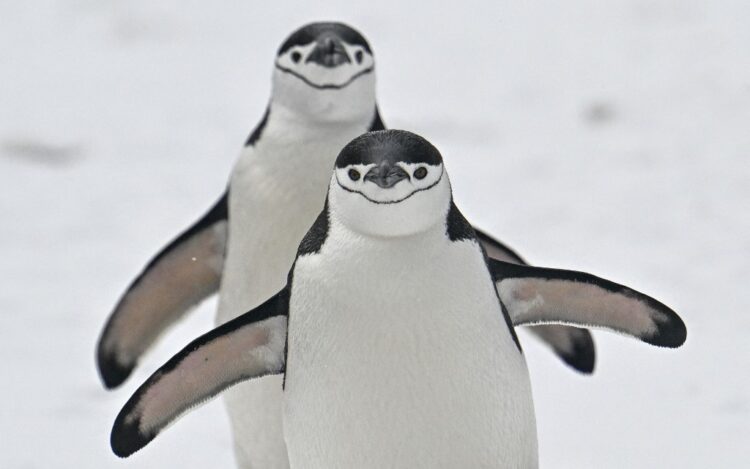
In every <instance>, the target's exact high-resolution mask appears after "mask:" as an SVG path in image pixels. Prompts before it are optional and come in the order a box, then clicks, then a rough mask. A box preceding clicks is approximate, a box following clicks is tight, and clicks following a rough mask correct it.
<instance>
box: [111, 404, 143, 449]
mask: <svg viewBox="0 0 750 469" xmlns="http://www.w3.org/2000/svg"><path fill="white" fill-rule="evenodd" d="M125 412H126V410H125V409H123V411H122V412H120V415H118V416H117V419H116V420H115V424H114V425H113V426H112V433H111V435H110V438H109V444H110V446H111V447H112V452H113V453H115V454H116V455H117V456H118V457H120V458H127V457H128V456H130V455H132V454H133V453H135V452H136V451H138V450H140V449H141V448H143V447H144V446H146V445H147V444H148V443H149V442H150V441H151V440H152V439H153V438H154V437H153V436H144V435H142V434H141V432H140V431H139V430H138V427H139V422H140V420H139V419H137V418H136V419H132V420H131V419H128V418H126V417H125Z"/></svg>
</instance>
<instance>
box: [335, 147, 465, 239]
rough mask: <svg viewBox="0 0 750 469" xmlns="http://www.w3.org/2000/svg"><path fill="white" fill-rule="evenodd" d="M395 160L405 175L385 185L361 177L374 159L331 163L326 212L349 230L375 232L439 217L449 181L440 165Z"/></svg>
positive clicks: (417, 228) (415, 229) (420, 228)
mask: <svg viewBox="0 0 750 469" xmlns="http://www.w3.org/2000/svg"><path fill="white" fill-rule="evenodd" d="M395 165H396V166H398V167H399V168H400V169H402V170H403V171H404V172H405V173H406V175H407V176H406V177H403V179H400V180H399V181H398V182H396V183H395V184H394V185H392V186H391V187H381V185H379V184H377V183H376V182H375V181H373V180H372V179H368V178H367V174H368V173H369V172H370V171H371V170H372V169H373V168H374V167H375V165H374V164H367V165H364V164H353V165H349V166H346V167H344V168H336V170H335V171H334V174H333V177H332V178H331V185H330V188H329V194H328V197H329V206H330V209H331V214H332V216H334V217H336V218H337V219H338V220H339V221H341V223H342V224H344V225H345V226H347V227H348V228H349V229H351V230H353V231H356V232H359V233H362V234H366V235H370V236H380V237H395V236H409V235H413V234H417V233H421V232H424V231H426V230H428V229H430V228H432V227H434V226H435V225H437V224H439V223H444V222H445V217H446V214H447V213H448V209H449V208H450V201H451V187H450V181H449V180H448V175H447V174H446V173H445V170H444V169H443V165H442V164H438V165H428V164H424V163H404V162H397V163H395Z"/></svg>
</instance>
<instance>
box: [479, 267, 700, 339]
mask: <svg viewBox="0 0 750 469" xmlns="http://www.w3.org/2000/svg"><path fill="white" fill-rule="evenodd" d="M489 266H490V272H491V273H492V277H493V279H494V280H495V285H496V286H497V292H498V295H499V296H500V300H501V301H502V302H503V304H504V305H505V307H506V308H507V309H508V313H509V314H510V317H511V319H512V321H513V324H516V325H522V324H538V323H557V324H568V325H572V326H578V327H598V328H603V329H609V330H612V331H615V332H620V333H623V334H627V335H630V336H633V337H636V338H638V339H640V340H642V341H643V342H646V343H649V344H652V345H657V346H660V347H670V348H675V347H679V346H680V345H682V344H683V343H684V342H685V338H686V336H687V329H686V328H685V323H684V322H682V319H680V317H679V316H678V315H677V313H675V312H674V311H672V310H671V309H670V308H669V307H668V306H666V305H664V304H663V303H660V302H659V301H657V300H655V299H654V298H651V297H650V296H647V295H644V294H643V293H639V292H637V291H635V290H633V289H631V288H628V287H626V286H623V285H619V284H617V283H614V282H611V281H609V280H605V279H603V278H599V277H596V276H594V275H591V274H587V273H583V272H575V271H572V270H560V269H546V268H540V267H531V266H526V265H516V264H510V263H508V262H502V261H497V260H494V259H490V260H489Z"/></svg>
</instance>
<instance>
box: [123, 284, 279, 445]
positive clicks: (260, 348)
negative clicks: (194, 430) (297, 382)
mask: <svg viewBox="0 0 750 469" xmlns="http://www.w3.org/2000/svg"><path fill="white" fill-rule="evenodd" d="M288 311H289V289H288V288H284V289H283V290H282V291H280V292H279V293H277V294H276V295H274V296H273V297H271V298H270V299H269V300H267V301H266V302H265V303H263V304H261V305H260V306H258V307H257V308H255V309H253V310H251V311H249V312H247V313H245V314H243V315H242V316H239V317H238V318H236V319H234V320H232V321H229V322H227V323H225V324H223V325H221V326H219V327H217V328H216V329H214V330H213V331H211V332H209V333H207V334H205V335H203V336H201V337H199V338H197V339H196V340H194V341H193V342H191V343H190V344H188V346H187V347H185V348H184V349H182V351H180V352H179V353H177V354H176V355H175V356H174V357H172V358H171V359H170V360H169V361H168V362H167V363H166V364H165V365H164V366H162V367H161V368H159V369H158V370H157V371H156V372H155V373H154V374H153V375H151V377H150V378H149V379H148V380H147V381H146V382H145V383H143V385H141V387H139V388H138V390H137V391H136V392H135V394H133V396H132V397H131V398H130V399H129V400H128V402H127V403H126V404H125V406H124V407H123V408H122V410H121V411H120V413H119V414H118V416H117V418H116V420H115V423H114V426H113V427H112V434H111V437H110V444H111V446H112V451H114V453H115V454H116V455H118V456H120V457H122V458H125V457H128V456H130V455H131V454H133V453H135V452H136V451H138V450H139V449H141V448H143V447H144V446H146V445H147V444H148V443H149V442H150V441H151V440H153V439H154V438H155V437H156V435H157V434H159V432H160V431H161V430H163V429H164V428H165V427H166V426H167V425H169V424H170V423H172V422H174V421H175V420H176V419H177V418H179V417H180V416H181V415H182V414H184V413H185V412H187V411H188V410H190V409H192V408H194V407H197V406H198V405H200V404H202V403H204V402H206V401H208V400H209V399H211V398H213V397H214V396H216V395H217V394H219V393H220V392H221V391H223V390H224V389H226V388H228V387H230V386H232V385H234V384H237V383H239V382H241V381H245V380H249V379H252V378H257V377H260V376H265V375H269V374H277V373H282V372H283V371H284V361H285V356H284V348H285V344H286V327H287V317H288Z"/></svg>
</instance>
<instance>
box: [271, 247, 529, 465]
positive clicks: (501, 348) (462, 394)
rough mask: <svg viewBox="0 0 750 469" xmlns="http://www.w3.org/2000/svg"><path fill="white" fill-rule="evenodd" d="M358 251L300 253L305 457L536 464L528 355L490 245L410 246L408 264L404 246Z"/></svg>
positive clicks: (289, 423) (297, 345)
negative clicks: (489, 263)
mask: <svg viewBox="0 0 750 469" xmlns="http://www.w3.org/2000/svg"><path fill="white" fill-rule="evenodd" d="M444 242H446V243H448V240H447V239H445V240H444ZM332 244H335V243H332ZM341 250H342V251H346V250H347V249H346V248H344V249H341ZM354 251H356V252H357V253H356V254H353V253H352V252H349V255H348V257H349V259H350V260H349V261H348V262H346V261H345V260H344V259H345V258H346V257H347V255H346V254H345V253H343V252H342V253H341V254H342V256H341V257H340V258H339V256H336V255H333V256H329V255H327V254H328V253H326V255H312V256H306V257H301V258H299V259H298V260H297V266H296V268H295V278H294V284H293V290H292V300H291V307H290V319H289V351H288V362H287V378H286V379H287V381H286V390H285V415H284V418H285V420H284V426H285V434H286V438H287V446H288V449H289V455H290V460H291V463H292V467H304V468H358V469H363V468H384V467H391V468H401V467H403V468H420V467H424V468H435V467H445V468H455V467H497V468H500V467H502V468H507V467H513V468H515V467H518V468H528V467H536V464H537V448H536V428H535V421H534V411H533V404H532V398H531V389H530V383H529V378H528V372H527V369H526V364H525V361H524V358H523V356H522V355H521V354H520V352H519V350H518V349H517V348H516V345H515V343H514V341H513V339H512V337H511V335H510V333H509V331H508V329H507V326H506V324H505V321H504V319H503V316H502V312H501V309H500V306H499V303H498V300H497V297H496V296H495V292H494V289H493V285H492V283H491V281H490V278H489V274H488V273H487V272H486V268H485V267H484V265H483V263H484V261H483V259H482V257H481V254H480V253H479V250H478V248H477V247H476V245H473V244H471V243H468V242H460V243H451V244H450V246H448V247H443V249H442V251H440V252H441V254H438V255H437V256H436V255H434V254H433V253H432V252H426V251H422V250H421V249H420V246H419V245H414V246H403V252H400V253H399V252H398V250H396V253H395V254H396V255H397V256H398V258H399V259H400V260H401V262H400V263H399V266H396V267H394V266H393V265H388V264H389V262H379V260H378V259H379V256H380V258H382V259H386V260H387V259H391V262H392V259H393V257H392V256H393V255H394V250H393V247H390V248H386V249H385V250H383V251H382V252H378V251H377V249H375V250H374V251H370V252H368V250H367V249H364V248H362V247H361V246H360V247H359V248H358V249H355V250H354ZM357 256H358V257H357ZM339 260H340V262H339ZM316 272H317V273H316ZM320 272H326V276H327V277H326V278H325V279H321V274H320ZM308 276H310V278H312V280H310V279H309V278H308Z"/></svg>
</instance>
